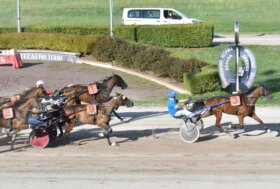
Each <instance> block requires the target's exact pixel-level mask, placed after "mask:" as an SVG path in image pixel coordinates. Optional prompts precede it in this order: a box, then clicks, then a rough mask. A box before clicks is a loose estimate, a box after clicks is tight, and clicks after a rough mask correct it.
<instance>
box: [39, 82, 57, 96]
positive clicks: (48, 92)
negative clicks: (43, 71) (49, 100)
mask: <svg viewBox="0 0 280 189" xmlns="http://www.w3.org/2000/svg"><path fill="white" fill-rule="evenodd" d="M44 85H45V83H44V82H43V81H42V80H38V81H37V82H36V87H43V88H44ZM46 92H47V94H48V95H51V94H53V93H54V91H52V90H46Z"/></svg>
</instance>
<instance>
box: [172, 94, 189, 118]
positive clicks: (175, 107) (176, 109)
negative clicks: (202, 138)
mask: <svg viewBox="0 0 280 189" xmlns="http://www.w3.org/2000/svg"><path fill="white" fill-rule="evenodd" d="M176 96H177V93H176V92H175V91H171V92H169V93H168V101H167V107H168V112H169V115H171V116H173V117H180V116H188V117H189V116H190V115H191V114H192V112H190V111H188V110H187V109H183V106H184V105H185V104H188V103H190V101H191V98H188V99H181V100H178V99H176Z"/></svg>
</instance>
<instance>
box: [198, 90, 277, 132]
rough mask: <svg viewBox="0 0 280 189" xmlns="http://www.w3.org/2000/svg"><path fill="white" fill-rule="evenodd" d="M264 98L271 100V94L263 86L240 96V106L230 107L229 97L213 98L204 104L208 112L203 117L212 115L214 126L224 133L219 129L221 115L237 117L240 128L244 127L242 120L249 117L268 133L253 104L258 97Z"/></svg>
mask: <svg viewBox="0 0 280 189" xmlns="http://www.w3.org/2000/svg"><path fill="white" fill-rule="evenodd" d="M261 96H264V97H266V98H267V99H272V95H271V93H270V92H269V91H268V89H267V88H266V87H264V86H263V85H260V86H257V87H253V88H251V89H250V90H249V91H248V92H246V93H243V94H241V95H240V101H241V105H240V106H236V107H234V106H232V105H231V103H230V97H226V96H224V97H213V98H210V99H208V100H206V102H204V103H205V104H204V105H205V106H206V107H209V108H210V110H209V111H208V113H206V114H205V115H204V116H203V117H208V116H210V115H214V116H215V117H216V126H217V127H218V128H219V130H220V131H225V130H223V129H222V127H221V124H220V123H221V119H222V114H223V113H226V114H231V115H236V116H238V119H239V125H240V128H241V129H243V127H244V118H245V117H246V116H249V117H251V118H253V119H254V120H256V121H258V122H259V123H260V124H261V125H262V126H263V127H264V129H265V130H266V131H267V132H269V131H270V130H269V129H268V127H267V126H266V125H265V124H264V123H263V121H262V120H261V119H260V118H259V117H258V116H257V115H256V112H255V104H256V102H257V100H258V98H259V97H261Z"/></svg>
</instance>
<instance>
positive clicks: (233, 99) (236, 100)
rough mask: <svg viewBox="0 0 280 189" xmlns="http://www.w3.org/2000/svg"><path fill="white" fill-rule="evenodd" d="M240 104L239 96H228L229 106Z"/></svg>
mask: <svg viewBox="0 0 280 189" xmlns="http://www.w3.org/2000/svg"><path fill="white" fill-rule="evenodd" d="M240 104H241V102H240V96H238V95H234V96H231V97H230V105H231V106H239V105H240Z"/></svg>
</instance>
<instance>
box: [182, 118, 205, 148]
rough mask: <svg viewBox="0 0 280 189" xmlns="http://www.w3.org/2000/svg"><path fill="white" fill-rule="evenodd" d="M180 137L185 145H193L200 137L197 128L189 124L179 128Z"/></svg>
mask: <svg viewBox="0 0 280 189" xmlns="http://www.w3.org/2000/svg"><path fill="white" fill-rule="evenodd" d="M179 132H180V137H181V139H182V140H183V141H184V142H186V143H194V142H195V141H197V139H198V138H199V135H200V130H199V128H198V127H197V126H196V125H195V124H194V123H191V122H186V123H185V124H182V125H181V127H180V131H179Z"/></svg>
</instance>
